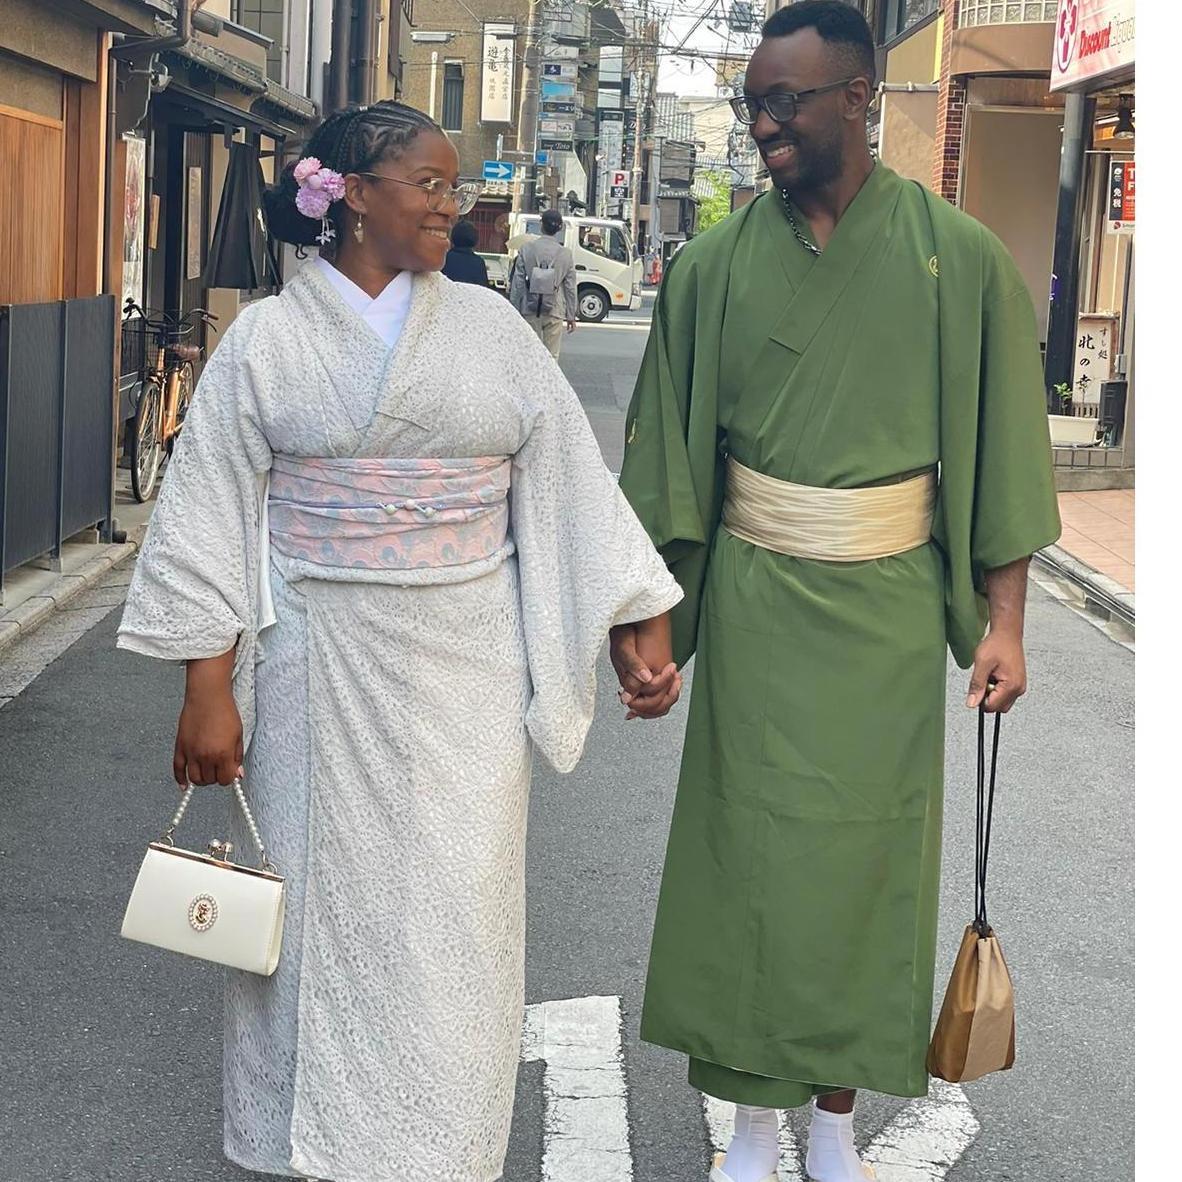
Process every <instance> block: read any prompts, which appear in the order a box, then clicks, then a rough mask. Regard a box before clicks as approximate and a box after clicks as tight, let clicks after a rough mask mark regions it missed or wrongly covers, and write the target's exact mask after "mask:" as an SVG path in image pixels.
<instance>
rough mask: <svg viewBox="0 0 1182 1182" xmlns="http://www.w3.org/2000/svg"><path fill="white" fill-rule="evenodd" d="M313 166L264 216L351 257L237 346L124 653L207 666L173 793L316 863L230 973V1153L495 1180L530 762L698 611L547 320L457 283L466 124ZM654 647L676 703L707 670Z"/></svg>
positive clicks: (303, 283)
mask: <svg viewBox="0 0 1182 1182" xmlns="http://www.w3.org/2000/svg"><path fill="white" fill-rule="evenodd" d="M308 152H309V157H308V158H306V159H304V160H302V161H301V162H300V164H299V165H298V166H297V167H296V168H295V169H294V170H292V169H290V168H289V169H288V171H287V172H286V173H285V174H284V177H283V179H282V182H281V184H280V185H279V186H278V187H277V189H276V190H274V191H273V192H271V193H269V194H268V203H267V210H268V220H269V222H270V225H271V228H272V230H273V231H274V232H275V233H276V235H277V236H278V237H280V238H282V239H283V240H285V241H288V242H293V243H297V244H305V245H311V244H313V243H314V242H315V241H317V240H319V241H321V242H322V245H323V246H325V248H326V249H325V251H324V252H323V253H324V254H327V255H330V256H331V260H332V261H329V260H328V259H327V258H325V257H321V258H317V259H315V260H313V261H312V262H310V263H309V264H308V265H306V266H305V267H304V268H303V269H302V270H301V271H300V273H299V274H298V275H297V276H296V277H295V278H294V279H293V280H292V281H291V282H290V283H289V284H288V285H287V286H286V288H285V289H284V291H283V293H282V294H281V295H279V296H277V297H273V298H270V299H266V300H262V301H261V302H259V303H256V304H252V305H251V306H249V307H247V308H245V309H244V310H243V311H242V312H241V313H240V315H239V316H238V318H237V320H235V322H234V323H233V325H232V326H231V327H230V328H229V330H228V331H227V332H226V334H225V338H224V339H223V340H222V342H221V343H220V344H219V346H218V348H217V350H216V352H214V354H213V356H212V357H211V358H210V361H209V364H208V365H207V366H206V369H205V373H204V374H203V376H202V379H201V382H200V385H199V387H198V390H197V393H196V397H195V399H194V401H193V406H192V410H191V412H190V414H189V417H188V419H187V421H186V423H185V429H184V432H183V433H182V435H181V439H180V444H179V447H178V450H177V453H176V457H175V458H174V460H173V462H172V464H171V465H170V469H169V472H168V476H167V478H166V480H165V482H164V485H163V488H162V490H161V494H160V502H159V505H158V506H157V508H156V511H155V514H154V515H153V520H152V525H151V528H150V530H149V532H148V536H147V539H146V541H145V543H144V547H143V552H142V554H141V556H140V559H139V562H138V564H137V566H136V572H135V577H134V579H133V582H132V586H131V591H130V594H129V596H128V602H127V608H126V612H125V614H124V617H123V621H122V625H121V628H120V632H119V644H120V645H121V646H122V647H124V648H128V649H132V650H134V651H136V652H140V653H146V654H149V655H151V656H154V657H160V658H163V659H166V660H183V661H185V662H187V679H186V693H185V702H184V706H183V709H182V712H181V717H180V723H179V726H178V732H177V740H176V751H175V757H174V773H175V776H176V779H177V781H178V783H180V784H182V785H184V784H186V783H188V782H189V781H190V780H191V781H192V782H194V783H210V782H213V781H217V782H219V783H222V784H226V783H229V782H230V781H231V780H232V779H233V778H234V776H235V775H236V774H237V773H238V771H239V765H240V764H243V765H244V768H245V776H246V787H247V791H248V794H249V795H250V797H251V800H252V803H253V805H254V807H255V810H256V817H257V819H258V822H259V826H260V828H261V830H262V832H263V834H264V836H265V838H266V840H267V843H268V846H269V847H270V852H271V853H272V856H273V858H274V860H275V862H276V863H277V864H278V865H279V867H280V869H281V870H282V871H283V872H284V873H285V874H286V875H287V881H288V892H289V893H288V901H287V913H286V932H285V937H284V947H283V955H282V957H281V960H280V964H279V968H278V970H277V972H276V973H275V975H274V976H273V977H270V978H263V977H258V976H254V975H251V974H247V973H238V972H231V973H230V974H229V978H228V985H227V995H226V1041H225V1090H224V1097H225V1148H226V1153H227V1155H228V1156H229V1157H230V1158H231V1159H232V1160H234V1161H236V1162H238V1163H239V1164H240V1165H242V1166H244V1167H247V1168H249V1169H254V1170H260V1171H265V1172H269V1173H275V1174H284V1175H295V1176H313V1177H316V1178H320V1179H331V1180H332V1182H493V1180H494V1179H496V1178H499V1177H500V1176H501V1170H502V1165H503V1159H504V1154H505V1148H506V1144H507V1141H508V1132H509V1124H510V1119H511V1116H512V1109H513V1089H514V1082H515V1078H516V1067H517V1058H518V1042H519V1036H520V1024H521V1016H522V1005H523V1000H524V997H523V992H524V986H523V980H524V972H523V962H524V930H525V922H524V921H525V881H524V845H525V829H526V801H527V795H528V789H529V778H530V760H531V744H532V745H535V746H537V747H538V748H539V749H540V750H541V751H542V753H543V754H544V755H545V756H546V757H547V759H549V761H550V762H551V763H552V764H553V765H554V766H555V767H556V768H557V769H559V770H561V771H566V770H569V769H570V768H572V767H573V766H574V764H575V763H576V761H577V760H578V758H579V755H580V753H581V751H582V746H583V741H584V737H585V735H586V732H587V728H588V725H589V723H590V719H591V715H592V710H593V702H594V688H595V672H594V671H595V662H596V658H597V655H598V653H599V651H600V648H601V644H602V642H603V640H604V638H605V637H606V636H607V632H608V629H609V628H610V627H611V626H612V625H614V624H618V623H623V622H628V621H643V620H650V619H652V618H653V617H659V616H661V614H662V613H664V612H666V611H667V609H669V608H670V607H672V605H673V604H674V603H675V602H676V601H677V600H678V599H679V598H680V591H679V590H678V588H677V586H676V584H675V583H674V581H673V580H672V578H671V577H670V576H669V575H668V574H667V572H666V569H665V564H664V563H663V562H662V561H661V559H660V558H659V557H658V556H657V554H656V553H655V551H654V550H653V548H652V546H651V545H650V544H649V541H648V538H647V536H646V535H645V533H644V531H643V530H642V528H641V527H640V525H639V523H638V522H637V520H636V518H635V516H634V515H633V513H632V510H631V509H630V508H629V506H628V504H627V502H626V501H625V500H624V498H623V497H622V496H621V495H620V493H619V491H618V490H617V488H616V484H615V481H614V479H613V478H612V476H611V474H610V473H609V472H608V471H607V470H606V468H605V466H604V464H603V462H602V460H601V458H600V455H599V451H598V448H597V446H596V443H595V440H594V437H593V435H592V433H591V430H590V428H589V426H588V424H587V421H586V418H585V416H584V414H583V412H582V409H581V407H580V406H579V403H578V401H577V399H576V397H575V395H574V392H573V391H572V390H571V388H570V386H569V385H568V384H567V383H566V381H565V380H564V378H563V377H562V374H561V372H560V371H559V369H558V367H557V366H556V365H555V364H554V363H553V361H552V360H551V358H550V355H549V354H548V353H547V352H546V350H545V348H544V347H543V346H542V345H541V344H540V342H539V341H538V340H537V338H536V337H535V336H534V334H533V333H532V332H531V331H530V330H529V327H528V326H527V325H525V323H524V322H523V321H522V320H521V319H520V317H518V316H517V315H516V313H515V312H514V311H513V309H512V308H511V307H510V305H509V304H508V302H507V301H505V300H504V299H503V298H502V297H501V296H499V295H497V294H496V293H495V292H493V291H491V290H482V289H480V288H477V287H473V286H471V285H461V284H453V283H451V282H450V281H448V280H447V279H445V278H443V277H442V276H441V275H439V274H437V271H438V269H439V268H440V267H441V266H442V265H443V262H444V259H445V257H446V255H447V250H448V245H449V241H448V231H449V229H450V226H451V223H452V221H453V220H454V218H455V217H456V216H458V214H459V213H461V212H463V211H464V207H465V206H467V205H468V204H469V202H471V201H472V200H473V197H472V195H471V194H470V193H469V192H467V191H466V190H465V189H463V188H461V189H456V188H455V182H456V176H457V167H458V166H457V159H456V154H455V151H454V149H453V148H452V146H451V144H450V143H449V142H448V140H447V138H446V137H445V136H444V135H443V133H442V132H441V131H440V130H439V128H438V126H437V125H436V124H435V123H434V122H433V121H431V120H430V119H428V118H427V117H426V116H425V115H422V114H421V113H420V112H418V111H414V110H412V109H410V108H407V107H404V106H401V105H399V104H395V103H390V102H382V103H378V104H375V105H374V106H372V107H369V108H362V109H355V110H351V111H346V112H342V113H340V114H337V115H334V116H332V117H331V118H330V119H328V120H327V121H326V122H325V123H324V124H323V125H322V126H321V128H320V129H319V130H318V131H317V132H316V133H315V135H314V136H313V138H312V140H311V142H310V143H309V145H308ZM647 627H648V631H647V632H646V633H645V635H644V637H643V643H642V644H641V645H640V646H639V654H640V659H642V660H643V662H644V663H645V669H646V672H645V673H644V677H645V679H648V680H650V681H651V684H652V686H653V692H651V693H650V694H648V695H647V699H648V700H647V704H646V707H645V711H644V712H645V713H646V715H647V716H651V715H652V714H653V713H659V712H660V711H661V709H662V708H664V709H667V708H668V706H669V705H671V704H672V702H673V701H674V700H675V699H676V695H677V691H678V687H679V680H678V676H677V672H676V669H675V668H674V667H673V666H672V664H671V663H670V657H669V647H668V636H667V633H666V632H665V631H664V630H663V628H662V627H661V626H660V625H657V626H655V627H652V626H647ZM252 735H253V738H252ZM244 752H245V756H244ZM236 837H237V845H238V848H239V849H245V848H248V846H249V838H248V835H246V834H245V833H238V834H237V835H236Z"/></svg>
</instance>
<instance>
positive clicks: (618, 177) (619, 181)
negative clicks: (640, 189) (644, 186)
mask: <svg viewBox="0 0 1182 1182" xmlns="http://www.w3.org/2000/svg"><path fill="white" fill-rule="evenodd" d="M611 184H612V187H613V188H619V187H620V186H621V185H627V184H628V174H627V173H626V172H613V173H612V179H611Z"/></svg>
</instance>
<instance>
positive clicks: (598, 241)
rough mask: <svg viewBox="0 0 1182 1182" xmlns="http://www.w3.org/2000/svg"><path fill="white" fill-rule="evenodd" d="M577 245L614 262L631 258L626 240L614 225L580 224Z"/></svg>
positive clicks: (621, 261)
mask: <svg viewBox="0 0 1182 1182" xmlns="http://www.w3.org/2000/svg"><path fill="white" fill-rule="evenodd" d="M579 245H580V246H581V247H582V248H583V249H584V250H589V251H591V253H592V254H597V255H602V256H603V258H605V259H611V260H612V261H613V262H616V263H626V262H628V261H629V259H630V258H631V255H630V254H629V251H628V241H627V239H626V238H625V237H624V235H623V233H621V231H620V230H619V229H618V228H617V227H616V226H580V227H579Z"/></svg>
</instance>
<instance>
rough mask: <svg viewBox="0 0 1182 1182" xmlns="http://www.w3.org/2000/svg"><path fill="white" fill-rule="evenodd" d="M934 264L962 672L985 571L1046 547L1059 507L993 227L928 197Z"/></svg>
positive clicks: (955, 624)
mask: <svg viewBox="0 0 1182 1182" xmlns="http://www.w3.org/2000/svg"><path fill="white" fill-rule="evenodd" d="M928 201H929V208H930V210H931V214H932V227H933V230H934V232H935V240H936V246H937V249H938V252H939V253H938V257H939V268H940V354H941V356H940V386H941V389H940V416H941V421H940V492H939V496H938V500H937V512H936V519H935V522H934V523H933V537H934V539H935V541H936V543H937V544H938V545H939V546H940V547H941V549H942V550H943V551H944V554H945V559H946V569H947V572H948V573H947V579H948V585H947V589H946V620H947V626H948V644H949V647H950V648H951V650H952V655H953V657H954V658H955V659H956V662H957V664H958V665H960V666H961V667H962V668H968V667H969V666H970V665H971V664H972V662H973V653H974V650H975V649H976V646H977V644H978V643H979V642H980V640H981V637H982V635H983V634H984V631H985V626H986V624H987V622H988V604H987V601H986V598H985V571H987V570H991V569H994V568H996V567H1000V566H1005V565H1006V564H1007V563H1010V562H1013V561H1015V560H1016V559H1019V558H1024V557H1026V556H1027V555H1030V554H1033V553H1034V552H1035V551H1036V550H1039V549H1041V548H1042V547H1043V546H1048V545H1050V544H1051V543H1052V542H1053V541H1055V539H1056V538H1058V536H1059V532H1060V525H1059V508H1058V501H1057V499H1056V496H1055V482H1054V470H1053V467H1052V463H1051V440H1050V430H1049V425H1048V422H1047V415H1046V398H1045V394H1044V391H1043V378H1042V365H1041V362H1040V357H1039V348H1038V336H1037V330H1036V324H1035V319H1034V308H1033V305H1032V304H1031V302H1030V296H1029V293H1028V292H1027V290H1026V284H1025V282H1024V280H1023V279H1022V276H1021V274H1020V272H1019V271H1018V268H1017V267H1016V265H1015V264H1014V262H1013V260H1012V259H1011V258H1010V256H1009V253H1008V252H1007V251H1006V249H1005V247H1004V246H1003V245H1002V244H1001V242H1000V241H999V240H998V239H997V238H996V237H995V236H994V235H993V234H992V233H990V232H989V231H988V230H986V229H985V228H984V227H983V226H981V225H980V224H979V223H977V222H974V221H973V220H972V219H970V218H967V217H965V215H964V214H962V213H960V212H959V211H957V210H954V209H953V208H952V207H951V206H949V205H948V204H947V203H946V202H944V201H942V200H940V199H939V198H937V197H934V196H929V197H928Z"/></svg>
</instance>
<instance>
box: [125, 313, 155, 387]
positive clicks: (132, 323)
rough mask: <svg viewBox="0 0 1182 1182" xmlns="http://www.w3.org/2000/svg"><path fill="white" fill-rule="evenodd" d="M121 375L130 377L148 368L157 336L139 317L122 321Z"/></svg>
mask: <svg viewBox="0 0 1182 1182" xmlns="http://www.w3.org/2000/svg"><path fill="white" fill-rule="evenodd" d="M120 324H121V326H122V328H121V332H120V343H119V374H120V376H121V377H128V376H129V375H131V374H133V373H142V372H143V371H144V370H145V369H147V368H148V360H149V357H150V354H151V350H152V349H153V348H154V347H155V346H154V338H155V334H154V333H153V331H152V329H151V328H149V327H148V325H147V324H145V322H144V321H143V320H142V319H141V318H140V317H138V316H135V317H132V318H130V319H126V320H122V321H120Z"/></svg>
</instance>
